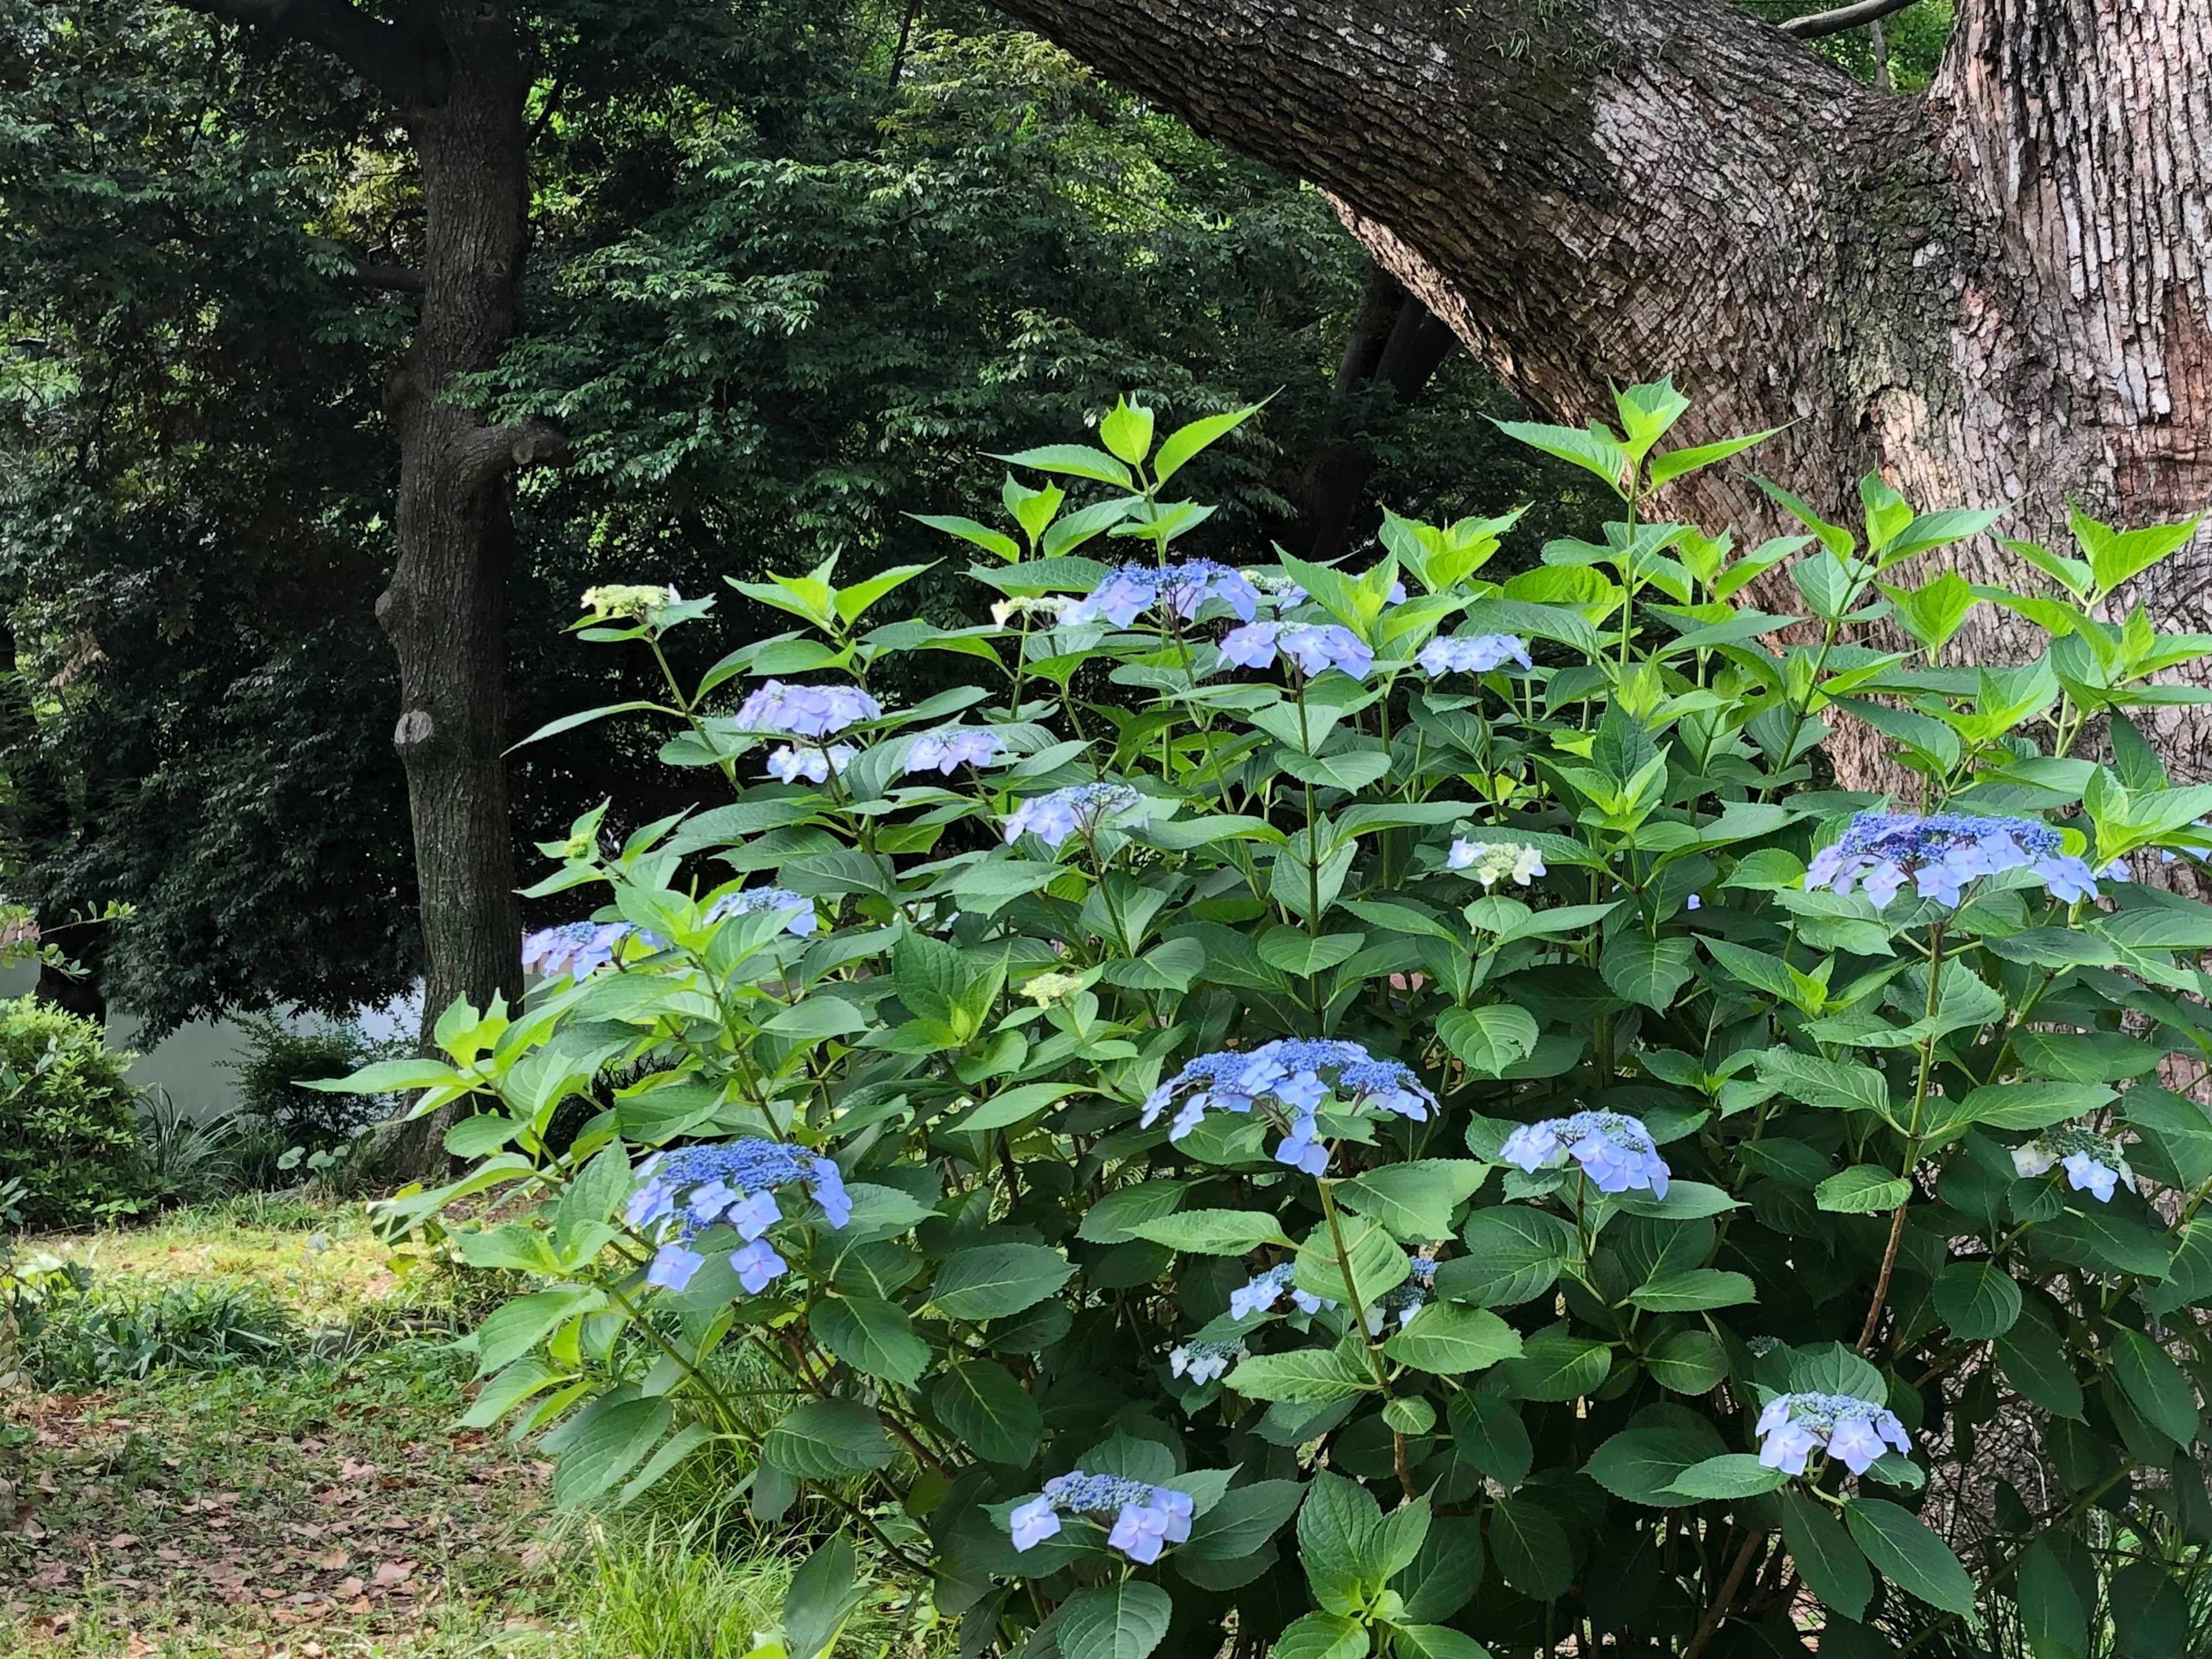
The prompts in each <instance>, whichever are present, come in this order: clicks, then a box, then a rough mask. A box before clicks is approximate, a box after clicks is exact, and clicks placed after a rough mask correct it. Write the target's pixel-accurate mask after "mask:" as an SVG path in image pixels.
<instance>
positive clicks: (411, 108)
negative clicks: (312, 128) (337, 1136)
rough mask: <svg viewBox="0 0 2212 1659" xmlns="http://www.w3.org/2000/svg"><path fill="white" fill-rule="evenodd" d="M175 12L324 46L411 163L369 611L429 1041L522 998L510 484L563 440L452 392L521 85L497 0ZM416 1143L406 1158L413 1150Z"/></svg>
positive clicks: (504, 292)
mask: <svg viewBox="0 0 2212 1659" xmlns="http://www.w3.org/2000/svg"><path fill="white" fill-rule="evenodd" d="M186 3H189V4H191V5H193V6H195V7H196V8H197V9H200V10H203V11H206V12H209V13H211V14H213V15H216V16H218V17H222V18H226V19H228V20H230V21H234V22H237V23H240V24H243V25H245V26H246V27H248V28H251V29H252V30H254V31H255V32H257V33H259V34H261V35H263V36H264V37H267V38H269V39H270V40H295V41H300V42H302V43H305V44H307V45H310V46H318V47H320V48H322V49H323V50H324V51H325V52H328V53H330V54H331V56H332V57H334V58H336V59H337V62H338V63H339V64H342V65H343V67H344V68H345V69H347V70H350V71H351V72H353V73H354V74H356V75H359V76H362V77H363V78H365V79H366V80H368V81H369V82H372V83H373V84H374V85H375V86H376V87H377V88H378V89H379V90H380V92H381V93H382V94H384V96H385V97H386V100H388V101H389V102H390V104H391V106H392V111H393V113H394V115H395V116H396V118H398V121H399V122H400V124H401V125H403V126H404V128H405V130H406V131H407V133H408V135H409V137H410V138H411V140H412V141H413V143H414V146H415V151H416V156H417V158H418V161H419V163H420V166H421V168H422V201H423V210H424V222H423V230H422V260H421V269H420V271H419V273H414V274H415V275H419V278H420V282H419V288H420V291H421V293H422V315H421V321H420V324H419V325H418V326H417V328H416V332H415V336H414V339H413V341H412V343H411V344H410V349H408V351H407V353H406V355H405V356H404V358H403V359H402V360H401V361H400V362H398V364H397V365H396V366H395V368H394V369H393V372H392V375H391V378H390V380H389V381H388V383H387V386H386V414H387V416H389V418H390V419H391V421H392V426H393V428H394V430H395V431H396V433H397V434H398V440H399V454H400V468H399V487H398V501H397V503H396V509H395V512H394V515H393V519H394V529H395V536H394V541H395V549H394V559H393V563H392V580H391V585H390V586H388V587H387V588H386V591H385V592H384V594H383V596H382V597H381V598H380V599H379V600H378V601H377V607H376V611H377V617H378V620H379V621H380V623H382V625H383V628H384V631H385V634H386V637H388V638H389V639H390V640H391V641H392V649H393V652H394V653H395V654H396V655H397V656H398V659H399V676H400V714H399V718H398V724H397V726H396V727H395V728H394V732H393V737H392V741H393V743H394V744H395V745H396V746H397V748H398V752H399V755H400V757H401V759H402V760H403V761H404V763H405V764H406V768H407V781H408V797H409V805H410V811H411V814H412V817H413V823H414V831H415V861H416V877H417V880H418V883H419V884H420V888H421V894H422V937H423V944H424V947H425V957H426V963H427V969H426V973H425V987H424V989H425V1003H424V1037H425V1041H426V1042H427V1041H428V1030H429V1025H430V1023H431V1022H432V1021H435V1018H437V1016H438V1014H439V1013H440V1012H441V1011H442V1010H443V1009H444V1008H445V1007H446V1006H447V1005H448V1004H449V1003H451V1002H453V1000H456V999H458V998H461V997H466V998H467V999H468V1000H471V1002H473V1003H475V1004H476V1005H477V1006H480V1007H481V1006H483V1005H484V1004H485V1003H486V1002H487V1001H488V1000H489V999H490V998H491V997H492V996H494V995H495V994H504V995H505V996H506V997H507V999H508V1000H510V1001H513V1000H516V999H518V998H520V995H521V992H522V968H521V961H520V937H521V920H520V909H519V908H518V905H517V902H516V899H515V894H514V887H515V882H514V868H513V842H512V840H511V836H510V831H509V828H508V822H507V768H506V763H505V761H504V759H503V758H502V755H503V750H505V748H506V712H505V705H506V687H505V669H506V660H507V659H506V652H505V648H504V646H503V644H502V642H501V623H502V620H503V617H502V612H503V609H504V603H505V592H506V586H507V562H508V559H509V556H510V548H511V543H512V539H513V535H512V526H511V522H510V519H509V513H508V479H509V477H510V476H511V474H512V473H513V471H514V470H515V469H516V468H518V467H520V466H525V465H532V464H535V463H538V462H544V461H549V460H552V459H557V458H558V455H559V453H560V450H561V447H562V445H561V440H560V437H559V435H558V434H557V433H556V432H555V431H554V430H553V428H550V426H541V425H539V424H538V423H534V422H533V423H532V424H531V425H528V426H526V427H520V428H512V427H496V426H491V425H488V424H486V423H485V422H483V421H482V420H480V419H479V418H478V417H477V416H476V415H475V414H474V413H472V412H471V410H468V409H466V408H464V407H462V406H460V405H459V404H456V403H454V402H453V401H451V400H450V399H449V398H447V396H446V395H445V394H446V392H447V389H448V387H449V386H450V385H451V383H452V381H453V378H454V377H455V376H456V375H459V374H465V373H467V372H468V371H470V370H472V369H478V368H485V367H488V366H489V364H490V363H491V362H494V361H495V359H496V358H497V356H498V355H499V353H500V350H501V348H502V347H503V346H504V345H505V343H507V339H508V338H509V337H511V336H512V335H513V332H514V329H515V325H516V321H517V301H516V295H517V289H518V285H519V283H520V277H521V273H522V261H523V257H524V254H525V252H526V249H527V246H528V240H529V205H530V185H529V177H528V171H527V165H526V164H527V140H526V134H525V130H524V125H523V102H524V98H525V95H526V93H527V92H528V90H529V85H530V80H529V76H528V73H527V71H526V69H525V67H524V65H523V63H522V60H521V53H520V46H519V42H518V40H517V37H516V34H515V31H514V28H513V25H512V23H511V22H510V21H509V20H508V18H507V15H505V13H504V12H503V11H502V10H501V8H500V6H499V4H498V3H497V0H402V3H400V4H398V5H397V6H394V7H392V8H391V13H392V16H391V19H390V20H389V21H387V20H386V18H383V17H379V16H373V15H370V14H368V13H367V12H364V11H360V10H357V9H355V8H353V7H352V6H351V5H349V4H347V3H345V0H186ZM386 285H390V284H386ZM432 1127H435V1126H432ZM429 1132H430V1131H429V1128H427V1127H426V1128H425V1129H423V1130H422V1131H420V1132H419V1133H417V1134H416V1135H415V1136H413V1137H411V1138H410V1139H413V1140H415V1141H416V1142H417V1143H419V1145H418V1146H404V1145H403V1146H401V1147H400V1148H399V1149H398V1151H399V1153H400V1155H401V1156H403V1157H407V1156H420V1155H421V1153H422V1151H423V1150H425V1149H427V1146H428V1133H429Z"/></svg>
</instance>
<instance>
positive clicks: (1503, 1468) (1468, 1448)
mask: <svg viewBox="0 0 2212 1659" xmlns="http://www.w3.org/2000/svg"><path fill="white" fill-rule="evenodd" d="M1445 1421H1446V1422H1447V1423H1448V1424H1449V1425H1450V1427H1451V1434H1452V1443H1453V1445H1454V1447H1455V1449H1457V1451H1458V1453H1459V1455H1461V1456H1462V1457H1463V1458H1465V1459H1466V1460H1467V1461H1468V1462H1470V1463H1472V1464H1474V1467H1475V1468H1478V1469H1480V1470H1481V1471H1482V1473H1483V1474H1486V1475H1488V1476H1489V1477H1490V1478H1491V1479H1492V1480H1495V1481H1496V1482H1497V1483H1498V1485H1499V1486H1503V1487H1504V1488H1505V1489H1506V1491H1508V1492H1510V1491H1512V1490H1513V1488H1514V1487H1516V1486H1519V1485H1520V1484H1521V1483H1522V1481H1523V1480H1527V1479H1528V1471H1529V1468H1531V1467H1532V1466H1533V1465H1534V1462H1535V1457H1536V1454H1535V1451H1534V1448H1533V1447H1532V1446H1531V1444H1530V1443H1529V1440H1528V1429H1527V1427H1526V1426H1525V1425H1523V1424H1522V1421H1521V1413H1519V1412H1517V1411H1516V1410H1515V1409H1514V1408H1513V1407H1512V1406H1511V1405H1510V1404H1509V1403H1508V1402H1506V1401H1503V1400H1500V1399H1498V1398H1497V1397H1496V1396H1495V1395H1473V1394H1467V1393H1460V1394H1455V1395H1453V1396H1452V1399H1451V1404H1450V1406H1449V1407H1447V1408H1446V1410H1445Z"/></svg>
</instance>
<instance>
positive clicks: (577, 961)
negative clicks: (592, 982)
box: [522, 921, 633, 979]
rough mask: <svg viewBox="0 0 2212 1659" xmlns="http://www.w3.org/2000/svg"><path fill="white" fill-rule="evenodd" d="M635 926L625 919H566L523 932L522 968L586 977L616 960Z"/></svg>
mask: <svg viewBox="0 0 2212 1659" xmlns="http://www.w3.org/2000/svg"><path fill="white" fill-rule="evenodd" d="M632 931H633V930H632V929H631V927H630V925H629V923H628V922H626V921H564V922H562V924H561V925H560V926H559V927H540V928H539V929H538V930H537V931H536V932H535V933H525V934H524V935H523V936H522V971H523V972H524V973H526V974H534V975H540V976H542V977H544V978H546V979H560V978H562V977H564V976H565V977H567V978H569V979H583V978H585V977H586V976H587V975H591V974H592V973H595V972H597V971H598V970H599V969H602V968H605V967H606V966H607V965H608V964H609V963H611V962H613V961H614V959H615V957H617V955H619V954H620V953H621V951H622V947H623V940H625V939H628V938H629V936H630V933H631V932H632Z"/></svg>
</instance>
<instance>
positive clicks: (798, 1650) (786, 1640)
mask: <svg viewBox="0 0 2212 1659" xmlns="http://www.w3.org/2000/svg"><path fill="white" fill-rule="evenodd" d="M855 1565H857V1561H856V1559H855V1557H854V1552H853V1546H852V1542H851V1541H850V1540H848V1538H847V1537H846V1536H845V1534H843V1533H842V1532H836V1533H832V1534H829V1539H828V1540H827V1541H825V1542H823V1544H822V1545H821V1546H820V1547H817V1549H816V1550H815V1552H814V1553H813V1554H811V1555H810V1556H808V1557H807V1558H806V1560H805V1565H802V1566H801V1567H800V1568H799V1571H797V1572H795V1573H793V1574H792V1575H791V1588H790V1589H787V1590H786V1591H785V1592H784V1596H783V1649H784V1652H785V1653H786V1655H787V1656H788V1659H822V1656H823V1653H825V1652H826V1651H827V1650H828V1649H829V1644H831V1643H833V1642H835V1641H836V1639H837V1636H838V1633H839V1632H841V1631H842V1630H843V1629H844V1628H845V1621H846V1620H848V1619H849V1618H851V1617H852V1616H853V1609H854V1608H855V1607H858V1606H860V1595H861V1590H860V1584H859V1583H857V1582H856V1580H855V1577H854V1567H855Z"/></svg>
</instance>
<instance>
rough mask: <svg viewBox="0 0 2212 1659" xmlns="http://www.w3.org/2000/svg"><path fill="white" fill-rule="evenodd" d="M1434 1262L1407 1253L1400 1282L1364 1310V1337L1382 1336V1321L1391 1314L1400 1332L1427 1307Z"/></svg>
mask: <svg viewBox="0 0 2212 1659" xmlns="http://www.w3.org/2000/svg"><path fill="white" fill-rule="evenodd" d="M1436 1283H1437V1259H1436V1257H1434V1256H1432V1255H1422V1254H1421V1253H1420V1252H1419V1251H1418V1250H1408V1251H1407V1252H1406V1277H1405V1278H1404V1279H1402V1280H1401V1282H1399V1283H1398V1284H1396V1285H1392V1286H1391V1287H1390V1288H1389V1290H1387V1291H1383V1294H1382V1295H1380V1296H1378V1297H1376V1298H1375V1300H1374V1302H1373V1303H1372V1304H1370V1305H1369V1307H1368V1310H1367V1334H1368V1335H1370V1336H1380V1335H1382V1334H1383V1322H1385V1321H1386V1320H1387V1319H1388V1318H1389V1316H1390V1315H1392V1314H1394V1313H1395V1314H1396V1315H1397V1316H1398V1328H1400V1329H1401V1330H1403V1329H1404V1328H1406V1327H1407V1326H1408V1325H1410V1324H1412V1323H1413V1316H1414V1315H1415V1314H1417V1313H1419V1312H1420V1310H1422V1309H1423V1308H1425V1307H1426V1306H1428V1304H1429V1292H1430V1291H1432V1290H1434V1289H1435V1288H1436Z"/></svg>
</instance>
